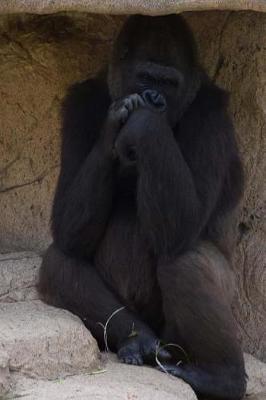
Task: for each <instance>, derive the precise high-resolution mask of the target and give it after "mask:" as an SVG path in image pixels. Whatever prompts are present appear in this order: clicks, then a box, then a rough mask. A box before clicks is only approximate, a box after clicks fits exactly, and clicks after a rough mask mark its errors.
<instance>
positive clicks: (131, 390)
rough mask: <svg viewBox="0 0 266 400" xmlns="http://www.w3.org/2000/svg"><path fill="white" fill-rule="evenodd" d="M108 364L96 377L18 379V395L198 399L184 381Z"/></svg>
mask: <svg viewBox="0 0 266 400" xmlns="http://www.w3.org/2000/svg"><path fill="white" fill-rule="evenodd" d="M108 358H109V361H108V362H107V364H106V365H104V366H103V369H102V370H101V371H99V372H98V373H97V374H92V375H89V374H87V375H79V376H73V377H68V378H66V379H63V380H60V381H55V382H44V381H40V380H39V381H32V380H29V379H25V378H21V377H19V378H18V380H17V384H16V394H17V395H22V396H25V397H23V398H25V400H47V399H53V400H72V399H73V400H88V399H92V400H96V399H97V400H98V399H99V400H162V399H163V400H197V398H196V395H195V394H194V392H193V391H192V389H191V388H190V387H189V386H188V385H187V384H185V383H184V382H183V381H181V380H179V379H177V378H173V377H169V376H167V375H165V374H164V373H162V372H159V371H156V370H155V369H153V368H148V367H138V366H130V365H125V364H121V363H118V362H117V360H116V357H114V356H112V355H109V356H108Z"/></svg>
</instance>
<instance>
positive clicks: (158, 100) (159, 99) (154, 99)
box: [142, 89, 166, 111]
mask: <svg viewBox="0 0 266 400" xmlns="http://www.w3.org/2000/svg"><path fill="white" fill-rule="evenodd" d="M142 97H143V99H144V100H145V101H146V103H147V104H149V105H150V106H152V107H155V108H156V109H157V110H160V111H164V110H165V109H166V100H165V98H164V96H163V95H161V94H160V93H159V92H157V91H156V90H150V89H148V90H145V91H144V92H143V94H142Z"/></svg>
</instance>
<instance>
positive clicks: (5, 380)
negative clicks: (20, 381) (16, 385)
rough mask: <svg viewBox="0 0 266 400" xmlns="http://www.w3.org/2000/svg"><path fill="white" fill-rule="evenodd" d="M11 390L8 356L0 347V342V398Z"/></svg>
mask: <svg viewBox="0 0 266 400" xmlns="http://www.w3.org/2000/svg"><path fill="white" fill-rule="evenodd" d="M10 390H11V376H10V370H9V356H8V354H7V353H6V352H5V351H4V350H2V349H1V344H0V399H1V398H2V397H1V396H4V395H5V394H7V393H8V392H9V391H10Z"/></svg>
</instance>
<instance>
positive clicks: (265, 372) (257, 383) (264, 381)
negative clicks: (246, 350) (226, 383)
mask: <svg viewBox="0 0 266 400" xmlns="http://www.w3.org/2000/svg"><path fill="white" fill-rule="evenodd" d="M245 363H246V372H247V375H248V377H249V379H248V385H247V395H248V396H251V395H254V394H256V395H257V394H264V395H265V397H264V398H265V399H266V364H265V363H263V362H261V361H259V360H257V359H256V358H254V357H252V356H251V355H250V354H245Z"/></svg>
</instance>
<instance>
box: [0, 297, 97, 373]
mask: <svg viewBox="0 0 266 400" xmlns="http://www.w3.org/2000/svg"><path fill="white" fill-rule="evenodd" d="M0 344H1V348H2V349H3V351H5V352H6V353H7V355H8V357H9V369H10V371H16V372H18V371H19V372H21V373H23V374H26V375H28V376H31V377H37V376H38V377H41V378H47V379H55V378H58V377H63V376H66V375H72V374H75V373H81V372H91V371H93V370H95V369H97V368H98V367H99V365H100V358H99V350H98V347H97V344H96V341H95V340H94V338H93V337H92V336H91V334H90V333H89V331H88V330H87V329H86V328H85V326H84V325H83V323H82V322H81V321H80V320H79V319H78V318H77V317H75V316H74V315H72V314H70V313H69V312H67V311H64V310H59V309H56V308H54V307H50V306H47V305H45V304H43V303H42V302H41V301H31V302H20V303H2V304H0Z"/></svg>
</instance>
